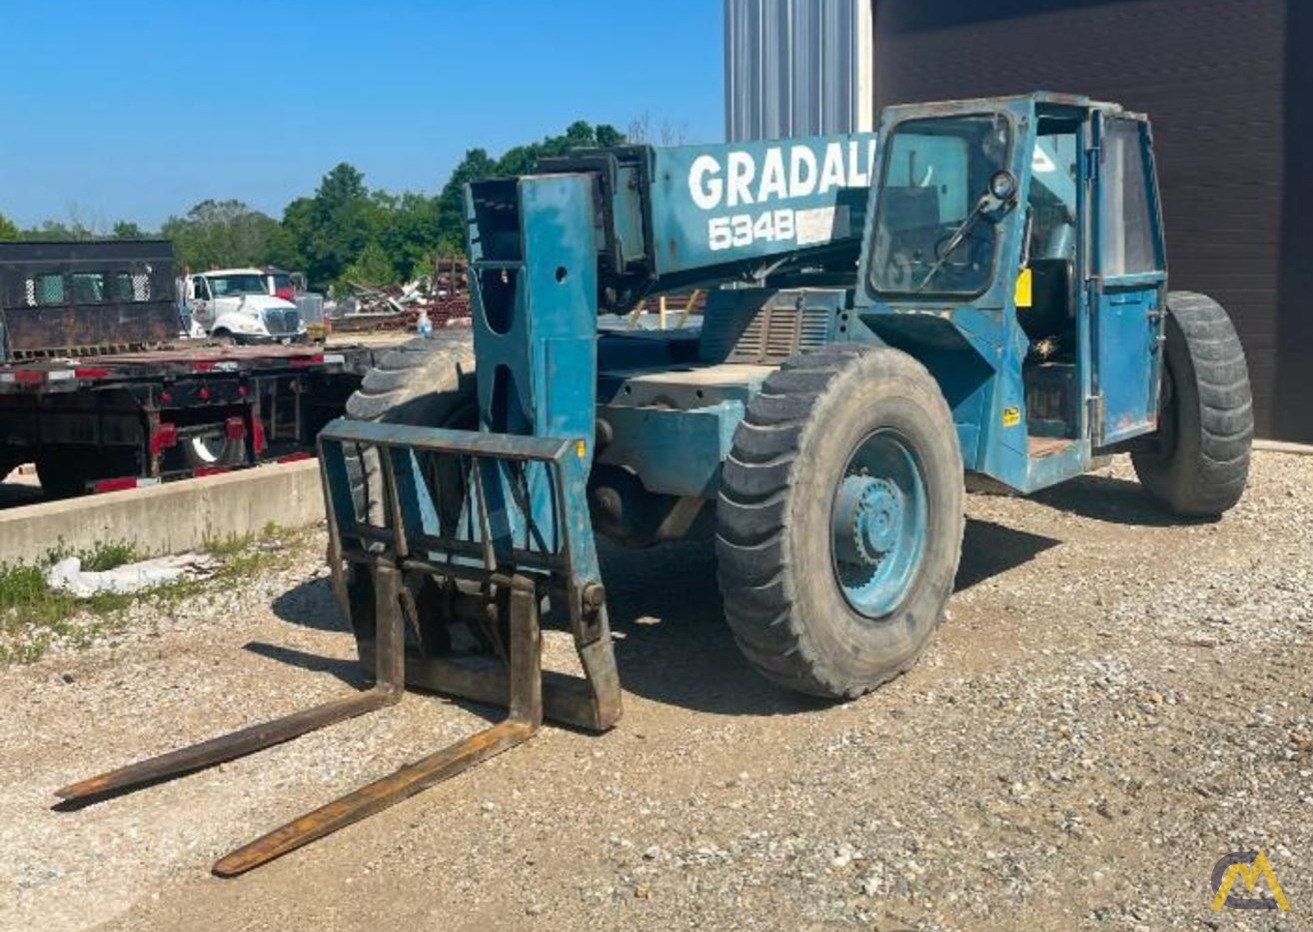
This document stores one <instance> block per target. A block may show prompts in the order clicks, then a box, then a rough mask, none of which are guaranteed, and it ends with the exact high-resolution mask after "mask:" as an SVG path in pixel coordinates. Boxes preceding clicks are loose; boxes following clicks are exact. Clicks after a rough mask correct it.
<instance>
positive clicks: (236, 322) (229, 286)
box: [183, 269, 307, 345]
mask: <svg viewBox="0 0 1313 932" xmlns="http://www.w3.org/2000/svg"><path fill="white" fill-rule="evenodd" d="M183 288H184V295H183V305H184V310H185V312H186V313H187V314H188V315H189V318H190V322H191V323H190V327H191V335H192V336H197V337H206V336H207V337H209V338H210V339H211V340H214V341H216V342H220V343H236V344H242V345H246V344H261V343H266V344H267V343H304V342H305V341H306V340H307V333H306V326H305V321H304V320H302V319H301V313H300V311H299V310H298V309H297V306H296V305H295V304H294V303H292V302H291V301H288V300H286V299H284V298H282V297H278V296H277V295H274V294H270V287H269V276H268V273H267V272H265V271H264V270H262V269H215V270H213V271H210V272H201V273H198V274H194V275H191V276H188V277H187V278H186V280H185V284H184V286H183Z"/></svg>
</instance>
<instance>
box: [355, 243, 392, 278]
mask: <svg viewBox="0 0 1313 932" xmlns="http://www.w3.org/2000/svg"><path fill="white" fill-rule="evenodd" d="M396 281H397V272H396V268H395V267H394V266H393V265H392V259H391V258H390V257H389V256H388V254H387V251H386V250H384V249H383V247H382V246H380V245H379V244H378V243H370V244H369V245H367V246H366V247H365V248H364V249H363V250H362V251H361V253H360V255H359V256H357V257H356V260H355V261H354V262H352V263H351V264H350V265H348V266H347V267H346V268H345V269H344V270H343V272H342V282H343V283H344V284H347V283H349V284H355V285H366V286H368V287H370V288H380V287H382V286H383V285H392V284H395V283H396Z"/></svg>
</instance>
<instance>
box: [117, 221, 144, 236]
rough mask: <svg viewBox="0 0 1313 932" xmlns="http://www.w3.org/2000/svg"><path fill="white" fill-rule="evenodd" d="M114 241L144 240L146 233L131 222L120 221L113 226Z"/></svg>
mask: <svg viewBox="0 0 1313 932" xmlns="http://www.w3.org/2000/svg"><path fill="white" fill-rule="evenodd" d="M113 237H114V239H145V238H146V231H145V230H143V229H142V228H141V227H139V226H138V225H137V224H135V223H133V222H132V221H131V220H120V221H119V222H118V223H116V224H114V233H113Z"/></svg>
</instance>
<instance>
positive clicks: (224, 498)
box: [0, 460, 324, 564]
mask: <svg viewBox="0 0 1313 932" xmlns="http://www.w3.org/2000/svg"><path fill="white" fill-rule="evenodd" d="M323 517H324V497H323V492H322V491H321V489H320V484H319V463H318V461H316V460H301V461H298V462H295V463H279V464H272V465H269V466H261V467H258V468H256V469H244V470H241V471H240V472H234V473H227V474H224V475H219V476H208V477H206V478H203V479H185V480H183V481H181V482H170V483H167V484H165V485H158V486H152V487H150V488H144V489H128V490H125V491H122V492H107V493H105V494H104V495H93V496H88V497H85V498H74V499H68V500H66V501H62V502H43V503H41V504H38V505H27V506H24V507H20V508H10V509H6V510H4V511H0V564H4V563H17V562H19V561H23V562H27V563H31V562H34V561H36V560H39V559H41V558H42V557H44V556H45V554H46V553H47V552H49V551H50V550H53V549H54V548H56V547H60V546H63V547H68V548H72V549H74V550H89V549H91V548H93V547H94V546H95V545H96V544H97V543H100V542H105V543H108V542H114V541H129V542H131V543H133V544H135V545H136V547H137V549H138V550H139V551H140V552H141V553H142V554H145V555H150V556H156V555H160V554H169V553H183V552H185V551H188V550H195V549H197V548H199V547H201V546H202V545H203V544H204V543H205V542H206V541H207V540H215V539H225V538H229V537H243V536H245V535H247V534H258V533H259V532H260V531H261V530H262V529H263V528H264V527H265V526H266V525H267V524H269V523H270V522H271V521H272V522H273V523H275V524H278V525H280V526H281V527H288V528H295V527H305V526H307V525H310V524H314V523H316V522H318V521H322V520H323Z"/></svg>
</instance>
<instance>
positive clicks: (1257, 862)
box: [1212, 851, 1290, 912]
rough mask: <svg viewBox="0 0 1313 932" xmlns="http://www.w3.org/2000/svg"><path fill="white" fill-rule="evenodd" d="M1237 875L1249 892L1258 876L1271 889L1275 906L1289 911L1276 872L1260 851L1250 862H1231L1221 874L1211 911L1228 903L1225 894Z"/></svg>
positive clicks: (1255, 884)
mask: <svg viewBox="0 0 1313 932" xmlns="http://www.w3.org/2000/svg"><path fill="white" fill-rule="evenodd" d="M1237 877H1239V878H1240V880H1241V882H1242V883H1244V885H1245V889H1246V890H1247V891H1249V892H1250V893H1253V892H1254V887H1256V886H1257V885H1258V881H1259V879H1260V878H1261V879H1263V880H1265V881H1267V888H1268V889H1269V890H1271V891H1272V898H1273V900H1275V901H1276V908H1277V909H1279V910H1281V911H1282V912H1289V911H1290V903H1289V901H1287V900H1286V895H1285V893H1283V892H1282V891H1281V884H1280V883H1278V882H1277V875H1276V872H1275V871H1273V870H1272V865H1271V864H1270V863H1269V862H1268V860H1267V855H1266V854H1264V853H1263V852H1262V851H1260V852H1258V855H1257V857H1255V858H1254V861H1253V863H1252V864H1250V865H1245V864H1243V863H1233V864H1231V866H1230V867H1228V868H1227V869H1226V874H1224V875H1223V877H1222V882H1221V884H1219V885H1218V888H1217V896H1215V897H1213V906H1212V910H1213V912H1217V911H1219V910H1220V909H1221V908H1222V907H1223V906H1225V905H1228V904H1227V902H1226V900H1227V896H1228V895H1230V893H1231V887H1232V885H1234V884H1235V881H1236V878H1237ZM1245 902H1246V903H1248V902H1251V901H1245ZM1241 908H1250V909H1252V908H1253V907H1252V906H1243V907H1241ZM1260 908H1261V907H1260ZM1269 908H1270V907H1269Z"/></svg>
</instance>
